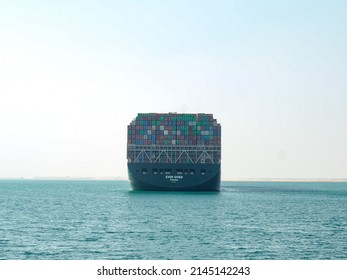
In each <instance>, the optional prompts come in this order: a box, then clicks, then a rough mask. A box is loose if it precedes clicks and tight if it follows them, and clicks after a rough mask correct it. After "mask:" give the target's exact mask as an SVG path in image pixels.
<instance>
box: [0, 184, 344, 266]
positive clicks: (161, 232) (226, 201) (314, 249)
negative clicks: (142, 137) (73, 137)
mask: <svg viewBox="0 0 347 280" xmlns="http://www.w3.org/2000/svg"><path fill="white" fill-rule="evenodd" d="M222 185H223V187H222V191H221V192H220V193H177V192H175V193H162V192H134V191H131V190H130V186H129V183H128V182H126V181H74V180H71V181H34V180H0V259H22V260H24V259H68V260H70V259H78V260H80V259H256V260H259V259H347V183H296V182H295V183H289V182H285V183H282V182H281V183H277V182H271V183H270V182H224V183H223V184H222Z"/></svg>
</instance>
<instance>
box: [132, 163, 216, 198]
mask: <svg viewBox="0 0 347 280" xmlns="http://www.w3.org/2000/svg"><path fill="white" fill-rule="evenodd" d="M128 175H129V180H130V184H131V187H132V188H133V190H136V191H189V192H194V191H205V192H211V191H214V192H218V191H219V190H220V178H221V171H220V164H182V163H177V164H153V163H128Z"/></svg>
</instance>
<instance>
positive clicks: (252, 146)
mask: <svg viewBox="0 0 347 280" xmlns="http://www.w3.org/2000/svg"><path fill="white" fill-rule="evenodd" d="M346 11H347V1H338V0H334V1H331V0H327V1H322V0H314V1H313V0H312V1H305V0H300V1H293V0H291V1H278V0H272V1H271V0H268V1H266V0H259V1H247V0H238V1H232V0H230V1H216V0H213V1H212V0H211V1H189V0H188V1H187V0H186V1H177V0H176V1H159V0H157V1H148V0H146V1H144V0H141V1H112V0H104V1H103V0H98V1H68V0H60V1H49V0H42V1H39V0H33V1H25V0H22V1H19V0H11V1H5V0H0V178H6V177H7V178H8V177H34V176H85V177H89V176H92V177H93V176H94V177H102V176H110V177H116V176H123V177H126V176H127V168H126V140H127V139H126V131H127V125H128V124H129V123H130V122H131V120H132V119H133V118H134V117H135V116H136V114H137V113H138V112H143V113H145V112H186V113H197V112H206V113H213V114H214V116H215V117H216V118H217V119H218V121H219V122H220V123H221V124H222V177H223V178H224V179H226V178H228V179H233V178H234V179H235V178H271V177H272V178H273V177H275V178H347V32H346V28H347V16H346Z"/></svg>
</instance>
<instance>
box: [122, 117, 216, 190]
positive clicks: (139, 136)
mask: <svg viewBox="0 0 347 280" xmlns="http://www.w3.org/2000/svg"><path fill="white" fill-rule="evenodd" d="M127 160H128V176H129V181H130V184H131V187H132V188H133V190H139V191H219V190H220V178H221V125H220V124H219V123H218V122H217V120H216V119H214V118H213V115H212V114H178V113H165V114H161V113H146V114H138V115H137V116H136V118H135V119H134V120H133V121H132V122H131V123H130V124H129V125H128V142H127Z"/></svg>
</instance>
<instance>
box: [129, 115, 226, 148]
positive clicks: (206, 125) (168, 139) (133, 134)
mask: <svg viewBox="0 0 347 280" xmlns="http://www.w3.org/2000/svg"><path fill="white" fill-rule="evenodd" d="M128 144H130V145H165V146H171V145H174V146H219V147H220V146H221V126H220V124H219V123H217V120H216V119H214V118H213V115H212V114H177V113H169V114H156V113H149V114H138V116H137V117H136V118H135V119H134V120H133V121H132V122H131V124H130V125H129V126H128Z"/></svg>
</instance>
